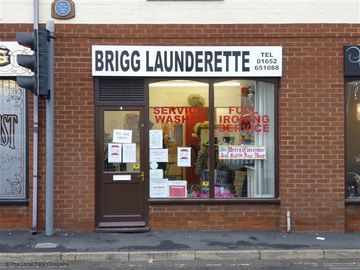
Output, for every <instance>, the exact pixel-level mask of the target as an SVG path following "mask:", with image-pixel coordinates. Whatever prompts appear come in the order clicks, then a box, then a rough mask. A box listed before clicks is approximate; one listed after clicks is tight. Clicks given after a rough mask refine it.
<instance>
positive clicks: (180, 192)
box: [168, 180, 187, 198]
mask: <svg viewBox="0 0 360 270" xmlns="http://www.w3.org/2000/svg"><path fill="white" fill-rule="evenodd" d="M168 185H169V197H170V198H186V197H187V181H185V180H178V181H169V182H168Z"/></svg>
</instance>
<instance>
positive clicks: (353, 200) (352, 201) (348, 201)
mask: <svg viewBox="0 0 360 270" xmlns="http://www.w3.org/2000/svg"><path fill="white" fill-rule="evenodd" d="M345 204H360V197H358V198H351V199H349V198H347V199H345Z"/></svg>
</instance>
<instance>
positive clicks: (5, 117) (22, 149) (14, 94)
mask: <svg viewBox="0 0 360 270" xmlns="http://www.w3.org/2000/svg"><path fill="white" fill-rule="evenodd" d="M26 112H27V107H26V91H25V90H24V89H21V88H20V87H18V86H17V85H16V83H15V81H12V80H0V172H1V177H0V202H3V201H4V202H7V203H8V202H9V201H10V202H11V201H24V202H25V201H26V200H27V189H28V187H27V180H26V179H27V170H26V160H27V153H26V149H27V138H26V136H27V131H26V129H27V126H26Z"/></svg>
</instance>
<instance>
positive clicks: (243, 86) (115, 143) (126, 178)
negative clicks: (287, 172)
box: [92, 45, 282, 231]
mask: <svg viewBox="0 0 360 270" xmlns="http://www.w3.org/2000/svg"><path fill="white" fill-rule="evenodd" d="M92 70H93V72H92V74H93V76H94V77H95V100H96V227H97V229H98V230H100V231H101V230H120V231H124V230H125V231H144V230H149V229H150V228H155V229H158V230H159V229H160V230H171V229H174V226H176V225H179V224H180V223H186V224H187V225H182V229H189V228H191V227H194V225H193V224H195V229H198V230H218V229H223V228H224V224H227V225H225V227H226V229H234V230H237V229H236V226H238V224H236V223H235V224H234V223H232V222H228V221H230V220H231V217H230V218H229V219H228V220H226V217H225V216H224V213H225V214H226V213H227V211H230V212H233V213H236V211H245V212H246V211H247V210H244V209H243V207H244V205H245V204H244V203H250V204H252V203H255V204H259V205H261V204H263V203H267V204H268V205H267V206H266V207H265V208H270V210H269V211H277V210H274V209H276V208H277V206H278V203H279V199H278V197H279V195H278V188H277V166H278V154H277V151H278V150H277V137H278V135H277V122H278V120H277V119H278V116H277V104H278V102H277V100H278V85H279V79H280V77H281V75H282V48H281V47H276V46H267V47H257V46H254V47H216V46H215V47H206V46H204V47H195V46H183V47H172V46H163V47H153V46H100V45H97V46H93V47H92ZM162 205H166V206H167V207H169V206H170V207H174V209H172V210H169V211H168V213H165V215H162V214H160V213H159V212H157V211H158V209H162V207H163V206H162ZM224 207H225V208H230V210H226V209H224ZM187 208H189V210H187ZM231 208H233V210H231ZM204 209H207V210H206V211H207V212H208V216H207V217H206V218H205V220H203V221H201V219H199V220H196V217H201V216H204ZM182 210H184V212H186V215H185V216H184V217H183V218H182V219H181V220H179V218H178V217H176V215H175V214H174V212H181V211H182ZM169 214H170V216H169ZM171 214H173V215H172V216H171ZM234 215H236V214H234ZM234 217H235V216H234ZM234 217H232V218H234ZM194 218H195V220H194ZM237 218H238V217H237ZM248 218H249V217H248ZM209 219H210V220H209ZM211 219H214V220H211ZM209 221H210V222H209ZM258 222H260V223H267V222H266V219H263V217H261V218H260V219H259V221H258ZM158 223H159V224H158ZM160 223H161V225H160ZM267 224H268V225H270V226H272V224H273V223H272V222H270V223H269V222H268V223H267ZM159 225H160V226H161V227H160V226H159ZM232 226H233V228H232ZM259 226H263V227H266V226H267V225H265V224H259ZM248 229H254V227H251V228H248Z"/></svg>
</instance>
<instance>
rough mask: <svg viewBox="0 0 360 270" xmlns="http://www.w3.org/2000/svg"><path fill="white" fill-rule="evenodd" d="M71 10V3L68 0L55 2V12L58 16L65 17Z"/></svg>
mask: <svg viewBox="0 0 360 270" xmlns="http://www.w3.org/2000/svg"><path fill="white" fill-rule="evenodd" d="M70 11H71V5H70V3H69V2H68V1H66V0H59V1H56V3H55V12H56V14H57V15H58V16H61V17H65V16H67V15H69V13H70Z"/></svg>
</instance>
